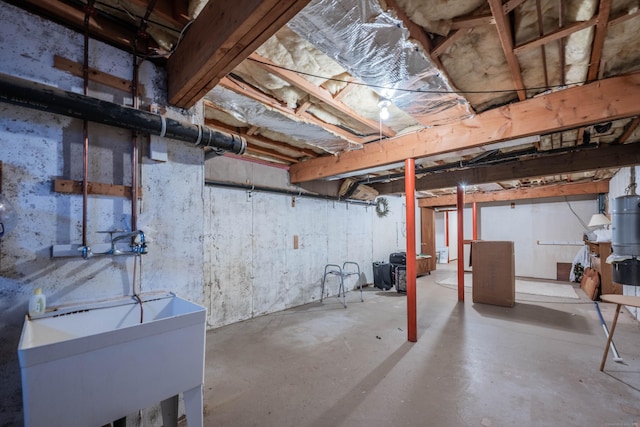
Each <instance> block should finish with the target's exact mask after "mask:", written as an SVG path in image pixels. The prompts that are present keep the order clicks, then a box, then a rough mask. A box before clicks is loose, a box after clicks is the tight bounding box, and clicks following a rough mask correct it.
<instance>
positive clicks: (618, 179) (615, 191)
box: [609, 166, 640, 320]
mask: <svg viewBox="0 0 640 427" xmlns="http://www.w3.org/2000/svg"><path fill="white" fill-rule="evenodd" d="M631 169H632V168H622V169H620V170H619V171H618V173H616V174H615V175H614V177H613V178H611V181H610V182H609V213H610V212H611V206H612V201H613V199H615V198H616V197H620V196H625V195H627V194H629V193H627V191H626V190H627V186H628V185H629V183H630V182H631ZM635 173H636V184H637V185H640V166H635ZM639 191H640V190H638V187H636V194H640V192H639ZM623 293H624V294H625V295H634V296H640V286H629V285H624V288H623ZM627 310H628V311H629V312H630V313H631V314H632V315H634V316H635V317H636V318H637V319H638V320H640V310H638V309H637V308H635V307H627Z"/></svg>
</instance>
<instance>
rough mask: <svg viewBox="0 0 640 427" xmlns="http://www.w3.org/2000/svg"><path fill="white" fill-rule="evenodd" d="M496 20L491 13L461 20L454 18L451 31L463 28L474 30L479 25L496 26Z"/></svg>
mask: <svg viewBox="0 0 640 427" xmlns="http://www.w3.org/2000/svg"><path fill="white" fill-rule="evenodd" d="M495 23H496V19H495V18H494V17H493V15H492V14H490V13H483V14H482V15H471V16H463V17H460V18H454V19H453V21H451V29H452V30H459V29H461V28H474V27H477V26H478V25H495Z"/></svg>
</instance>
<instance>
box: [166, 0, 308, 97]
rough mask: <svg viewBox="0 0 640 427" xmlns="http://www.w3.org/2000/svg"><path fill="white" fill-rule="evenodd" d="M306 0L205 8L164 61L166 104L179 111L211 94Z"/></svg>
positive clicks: (241, 1) (257, 0) (251, 0)
mask: <svg viewBox="0 0 640 427" xmlns="http://www.w3.org/2000/svg"><path fill="white" fill-rule="evenodd" d="M307 3H309V0H236V1H233V2H209V3H207V5H206V6H205V7H204V9H202V11H201V12H200V15H198V17H197V18H196V20H195V21H194V23H193V24H192V25H191V27H190V28H189V31H188V32H187V33H186V34H185V36H184V39H183V40H182V42H181V43H180V45H179V46H178V48H177V49H176V51H175V52H174V53H173V54H172V55H171V57H170V58H169V60H168V61H167V79H168V92H169V102H170V103H171V104H174V105H177V106H179V107H182V108H189V107H191V106H193V105H194V104H195V103H196V101H198V100H200V99H202V97H204V95H205V94H206V93H207V92H209V91H210V90H211V89H213V88H214V87H215V86H216V85H217V84H218V82H219V81H220V79H221V78H223V77H224V76H225V75H227V74H228V73H229V72H231V70H233V69H234V68H235V67H236V66H237V65H238V64H240V63H241V62H242V61H244V60H245V59H246V58H247V57H248V56H249V55H250V54H251V53H252V52H254V51H255V50H256V49H257V48H258V47H260V46H261V45H262V44H263V43H264V42H265V41H267V39H268V38H269V37H271V36H272V35H273V34H275V33H276V32H277V31H278V30H279V29H280V28H281V27H282V26H284V25H285V24H286V23H287V22H289V20H290V19H291V18H293V17H294V16H295V15H296V14H297V13H298V12H300V11H301V10H302V8H304V6H306V5H307Z"/></svg>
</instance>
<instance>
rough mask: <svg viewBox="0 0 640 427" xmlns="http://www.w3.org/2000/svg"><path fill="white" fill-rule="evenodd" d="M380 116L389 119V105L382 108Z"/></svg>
mask: <svg viewBox="0 0 640 427" xmlns="http://www.w3.org/2000/svg"><path fill="white" fill-rule="evenodd" d="M380 118H381V119H382V120H387V119H388V118H389V109H388V108H387V107H383V108H381V109H380Z"/></svg>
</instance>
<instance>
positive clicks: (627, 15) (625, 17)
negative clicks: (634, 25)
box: [609, 9, 640, 27]
mask: <svg viewBox="0 0 640 427" xmlns="http://www.w3.org/2000/svg"><path fill="white" fill-rule="evenodd" d="M638 16H640V9H638V10H636V11H635V12H631V13H625V14H624V15H620V16H616V17H615V18H613V19H611V20H609V26H610V27H612V26H614V25H618V24H621V23H623V22H624V21H627V20H629V19H633V18H636V17H638Z"/></svg>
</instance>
